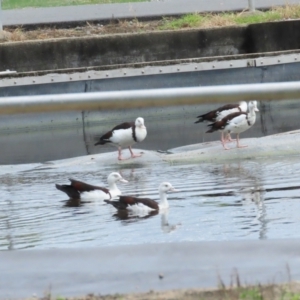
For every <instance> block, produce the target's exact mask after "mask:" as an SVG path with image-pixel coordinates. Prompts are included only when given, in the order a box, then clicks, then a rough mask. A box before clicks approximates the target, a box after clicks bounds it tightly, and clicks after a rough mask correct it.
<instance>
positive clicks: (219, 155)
mask: <svg viewBox="0 0 300 300" xmlns="http://www.w3.org/2000/svg"><path fill="white" fill-rule="evenodd" d="M240 141H241V144H242V145H248V147H246V148H240V149H238V148H236V142H231V143H229V144H228V147H230V148H232V149H230V150H224V149H223V147H222V144H221V142H220V141H216V142H208V143H202V144H195V145H189V146H183V147H179V148H175V149H171V150H170V152H172V153H174V154H169V155H164V156H163V160H165V161H168V162H172V163H175V162H229V161H233V160H245V159H256V158H272V157H278V156H282V155H284V156H287V155H289V156H290V155H299V154H300V151H299V149H300V130H295V131H290V132H285V133H281V134H274V135H269V136H266V137H260V138H249V139H243V134H241V137H240Z"/></svg>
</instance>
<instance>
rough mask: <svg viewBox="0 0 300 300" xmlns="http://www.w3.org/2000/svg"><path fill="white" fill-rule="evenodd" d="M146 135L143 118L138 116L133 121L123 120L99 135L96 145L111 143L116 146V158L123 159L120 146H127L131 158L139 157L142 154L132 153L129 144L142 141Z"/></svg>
mask: <svg viewBox="0 0 300 300" xmlns="http://www.w3.org/2000/svg"><path fill="white" fill-rule="evenodd" d="M146 136H147V129H146V126H145V123H144V119H143V118H141V117H139V118H137V119H136V120H135V122H125V123H122V124H119V125H117V126H115V127H114V128H113V129H112V130H110V131H108V132H107V133H105V134H104V135H102V136H101V137H100V140H99V142H97V143H96V144H95V146H96V145H105V144H112V145H115V146H117V147H118V159H119V160H123V159H124V158H123V157H122V148H126V147H127V148H128V149H129V151H130V154H131V158H135V157H140V156H141V155H142V154H134V153H133V151H132V148H131V146H132V145H134V144H135V143H140V142H142V141H143V140H144V139H145V138H146Z"/></svg>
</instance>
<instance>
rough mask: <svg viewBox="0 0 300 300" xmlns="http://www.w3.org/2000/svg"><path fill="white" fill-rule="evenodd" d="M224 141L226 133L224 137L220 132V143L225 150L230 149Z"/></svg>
mask: <svg viewBox="0 0 300 300" xmlns="http://www.w3.org/2000/svg"><path fill="white" fill-rule="evenodd" d="M226 141H227V135H226V136H225V137H224V133H223V132H222V134H221V143H222V145H223V148H224V149H225V150H230V148H227V147H226Z"/></svg>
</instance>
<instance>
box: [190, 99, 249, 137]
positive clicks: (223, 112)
mask: <svg viewBox="0 0 300 300" xmlns="http://www.w3.org/2000/svg"><path fill="white" fill-rule="evenodd" d="M247 109H248V105H247V102H246V101H241V102H239V103H232V104H226V105H223V106H221V107H219V108H217V109H215V110H212V111H210V112H208V113H206V114H203V115H200V116H198V117H197V118H198V120H197V121H196V122H195V124H197V123H202V122H212V123H214V122H217V121H221V120H222V119H223V118H225V117H226V116H228V115H230V114H232V113H236V112H247ZM223 139H224V137H223V132H222V133H221V140H223ZM228 139H229V141H231V137H230V134H229V135H228Z"/></svg>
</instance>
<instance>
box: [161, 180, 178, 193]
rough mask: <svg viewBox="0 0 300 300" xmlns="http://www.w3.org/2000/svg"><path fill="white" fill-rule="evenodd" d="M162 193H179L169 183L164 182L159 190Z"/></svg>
mask: <svg viewBox="0 0 300 300" xmlns="http://www.w3.org/2000/svg"><path fill="white" fill-rule="evenodd" d="M158 190H159V192H160V193H168V192H178V190H176V189H175V188H174V187H173V185H172V184H171V183H169V182H162V183H161V184H160V185H159V188H158Z"/></svg>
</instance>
